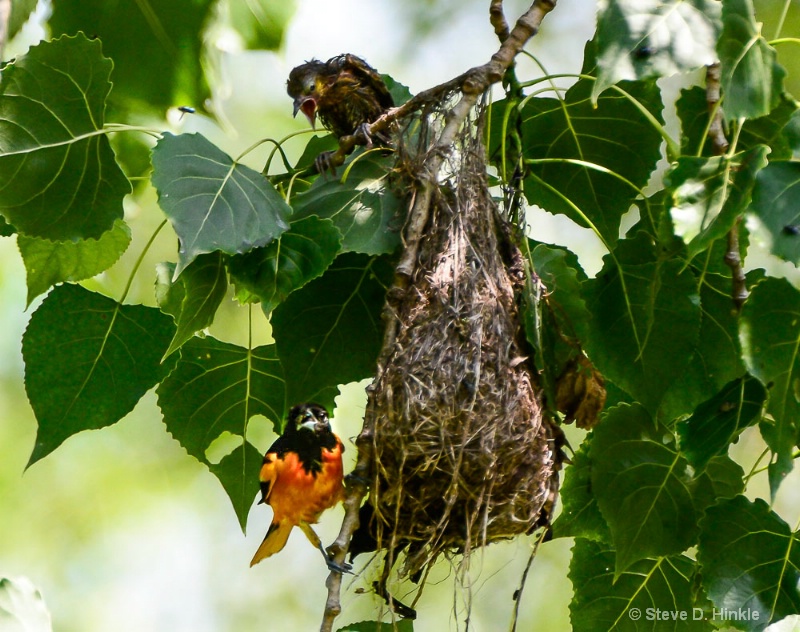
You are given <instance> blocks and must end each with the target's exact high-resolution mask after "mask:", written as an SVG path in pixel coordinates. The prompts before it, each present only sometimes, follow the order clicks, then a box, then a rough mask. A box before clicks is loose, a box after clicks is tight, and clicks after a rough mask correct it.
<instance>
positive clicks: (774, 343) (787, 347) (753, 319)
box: [739, 278, 800, 497]
mask: <svg viewBox="0 0 800 632" xmlns="http://www.w3.org/2000/svg"><path fill="white" fill-rule="evenodd" d="M798 323H800V292H798V291H797V289H796V288H794V287H792V285H791V284H790V283H789V282H788V281H787V280H786V279H776V278H767V279H765V280H763V281H762V282H761V283H759V284H758V285H756V286H755V288H753V291H752V293H751V294H750V298H748V299H747V302H746V303H745V304H744V307H743V308H742V315H741V317H740V328H739V336H740V339H741V343H742V356H743V358H744V362H745V365H746V366H747V370H748V371H749V372H750V374H751V375H753V376H754V377H756V378H758V380H759V381H760V382H761V383H762V384H763V385H764V386H766V387H767V389H768V390H769V400H768V403H767V411H768V412H769V413H770V414H771V415H772V417H773V420H774V421H772V422H771V423H768V422H766V421H765V422H764V423H762V424H761V434H762V435H763V436H764V440H765V441H766V442H767V445H768V446H769V447H770V449H771V450H772V452H773V453H774V454H775V455H776V456H777V460H776V461H773V462H772V463H770V466H769V479H770V489H771V491H772V495H773V497H774V495H775V493H776V492H777V491H778V487H779V486H780V483H781V481H782V480H783V479H784V478H785V476H786V475H787V474H788V473H789V472H790V471H791V470H792V448H793V447H794V446H795V444H796V443H797V434H798V428H800V401H798V384H800V353H798V349H800V328H798Z"/></svg>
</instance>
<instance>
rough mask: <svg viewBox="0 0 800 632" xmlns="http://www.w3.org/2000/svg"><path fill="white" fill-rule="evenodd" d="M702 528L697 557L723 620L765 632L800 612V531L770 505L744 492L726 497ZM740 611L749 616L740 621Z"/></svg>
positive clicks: (743, 627) (719, 619) (710, 595)
mask: <svg viewBox="0 0 800 632" xmlns="http://www.w3.org/2000/svg"><path fill="white" fill-rule="evenodd" d="M700 526H701V532H700V543H699V545H698V551H697V559H698V561H699V562H700V565H701V568H702V575H701V576H702V582H703V587H704V588H705V589H706V592H707V593H708V596H709V598H710V599H711V601H712V602H713V603H714V606H715V607H716V608H717V609H718V611H719V612H720V613H721V615H723V616H720V617H718V619H717V620H718V621H719V622H720V624H721V623H722V622H723V621H727V623H728V624H729V625H730V626H732V627H734V628H737V629H740V630H758V631H760V630H763V629H764V628H766V627H767V625H769V623H772V622H774V621H779V620H780V619H782V618H783V617H785V616H787V615H790V614H796V613H797V612H800V547H799V546H798V545H797V541H798V537H800V533H796V532H795V533H792V531H791V529H790V528H789V525H787V524H786V523H785V522H784V521H783V520H782V519H781V518H780V517H779V516H778V515H777V514H775V513H774V512H772V511H770V509H769V506H768V505H767V503H765V502H764V501H763V500H761V499H760V498H759V499H756V500H755V501H754V502H751V501H750V500H748V499H746V498H745V497H744V496H738V497H736V498H734V499H732V500H728V501H723V502H721V503H720V504H718V505H716V506H714V507H711V508H709V509H708V511H707V513H706V516H705V517H704V518H703V520H702V521H701V523H700ZM740 610H741V611H742V612H746V613H748V615H749V616H747V617H745V618H743V619H739V620H736V619H735V618H734V617H736V616H737V615H736V613H738V612H739V611H740ZM725 612H728V613H733V614H732V615H728V616H724V613H725Z"/></svg>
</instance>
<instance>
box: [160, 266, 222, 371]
mask: <svg viewBox="0 0 800 632" xmlns="http://www.w3.org/2000/svg"><path fill="white" fill-rule="evenodd" d="M177 286H180V287H177ZM227 289H228V275H227V274H226V272H225V262H224V260H223V258H222V255H221V254H220V253H218V252H215V253H211V254H207V255H200V256H199V257H197V258H196V259H195V260H194V261H192V263H191V264H189V266H188V267H187V268H186V269H185V270H184V271H183V272H182V273H181V275H180V276H179V277H178V278H177V279H176V280H175V281H174V282H173V283H172V284H171V286H170V288H169V289H168V290H167V293H168V294H167V296H165V297H164V298H163V300H162V302H163V303H164V304H165V308H162V309H163V311H165V312H167V313H171V314H172V315H173V316H174V317H175V325H176V327H177V330H176V331H175V336H174V337H173V339H172V342H171V343H170V345H169V348H168V349H167V351H166V353H165V354H164V357H167V356H168V355H170V354H171V353H174V352H175V351H177V350H178V349H180V348H181V347H182V346H183V344H184V343H185V342H186V341H187V340H189V339H190V338H191V337H192V336H194V334H195V333H196V332H198V331H200V330H201V329H205V328H206V327H208V326H210V325H211V323H213V322H214V316H215V315H216V313H217V308H218V307H219V305H220V303H222V299H223V298H224V297H225V291H226V290H227Z"/></svg>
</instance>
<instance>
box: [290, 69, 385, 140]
mask: <svg viewBox="0 0 800 632" xmlns="http://www.w3.org/2000/svg"><path fill="white" fill-rule="evenodd" d="M286 91H287V92H288V93H289V96H290V97H292V99H294V115H295V116H297V113H298V112H302V113H303V114H305V115H306V118H307V119H308V122H309V123H311V126H312V127H314V126H315V122H316V118H317V116H319V120H320V121H322V124H323V125H324V126H325V127H327V128H328V129H329V130H330V131H331V132H333V133H334V134H335V135H336V137H337V138H341V137H342V136H348V135H351V134H355V133H356V132H359V131H360V132H361V133H363V134H364V136H365V140H366V141H367V144H368V145H369V144H370V143H371V138H370V136H369V134H368V133H367V132H366V126H367V125H369V124H370V123H372V122H374V121H375V119H377V118H378V117H379V116H381V115H382V114H383V113H384V112H386V111H387V110H388V109H390V108H392V107H394V101H393V100H392V95H391V94H390V93H389V89H388V88H387V87H386V84H385V83H384V82H383V79H382V78H381V76H380V75H379V74H378V72H377V71H376V70H375V69H374V68H372V66H370V65H369V64H368V63H367V62H365V61H364V60H363V59H361V58H360V57H356V56H355V55H339V56H337V57H333V58H331V59H329V60H328V61H326V62H322V61H319V60H316V59H312V60H311V61H308V62H306V63H304V64H302V65H300V66H297V67H296V68H294V69H293V70H292V71H291V72H290V73H289V81H288V82H287V84H286ZM375 137H376V138H377V139H378V140H379V141H380V142H381V143H382V144H386V143H388V142H389V138H388V136H386V135H384V134H381V133H379V134H376V135H375Z"/></svg>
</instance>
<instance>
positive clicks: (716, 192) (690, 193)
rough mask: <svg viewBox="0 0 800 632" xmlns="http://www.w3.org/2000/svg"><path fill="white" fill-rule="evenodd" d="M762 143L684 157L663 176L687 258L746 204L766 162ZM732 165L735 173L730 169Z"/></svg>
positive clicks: (716, 235) (724, 231)
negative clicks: (726, 153) (731, 152)
mask: <svg viewBox="0 0 800 632" xmlns="http://www.w3.org/2000/svg"><path fill="white" fill-rule="evenodd" d="M768 152H769V148H768V147H766V146H765V145H759V146H757V147H754V148H753V149H751V150H750V151H747V152H744V153H742V154H737V155H736V156H734V158H733V160H728V159H727V158H723V157H714V158H686V157H681V158H679V159H678V163H677V165H676V166H675V167H673V168H672V169H671V170H670V171H669V172H668V173H667V174H666V175H665V176H664V183H665V185H666V187H667V189H668V190H669V191H671V193H672V203H673V206H672V210H671V213H672V219H673V221H674V222H675V225H676V227H678V226H679V227H680V228H681V230H680V231H679V234H681V235H682V236H683V237H684V239H686V240H687V241H688V247H687V250H688V258H689V259H692V258H694V257H695V256H697V255H698V254H699V253H701V252H703V251H704V250H706V249H707V248H708V246H709V245H710V244H711V242H713V241H714V240H716V239H719V238H720V237H723V236H725V235H727V233H728V232H729V231H730V229H731V228H732V227H733V225H734V223H735V222H736V220H737V219H738V218H739V217H740V216H741V214H742V213H743V212H744V210H745V209H746V208H747V206H748V205H749V204H750V197H751V194H752V191H753V186H754V184H755V181H756V176H757V174H758V172H759V171H760V170H761V169H763V168H764V167H765V166H766V164H767V153H768ZM734 169H735V175H733V174H732V173H731V172H732V171H733V170H734Z"/></svg>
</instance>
